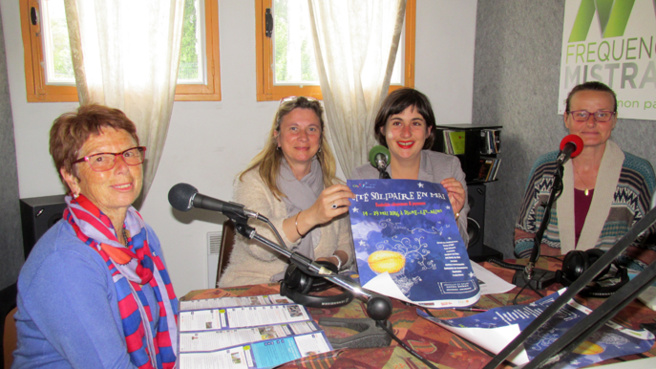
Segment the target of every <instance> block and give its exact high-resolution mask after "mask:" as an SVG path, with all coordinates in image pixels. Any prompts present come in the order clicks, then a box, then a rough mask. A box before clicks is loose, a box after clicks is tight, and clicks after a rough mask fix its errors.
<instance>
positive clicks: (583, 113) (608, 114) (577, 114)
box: [568, 110, 617, 122]
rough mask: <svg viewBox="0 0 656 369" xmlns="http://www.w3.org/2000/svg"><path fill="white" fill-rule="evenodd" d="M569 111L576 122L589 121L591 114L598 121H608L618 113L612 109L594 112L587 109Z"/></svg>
mask: <svg viewBox="0 0 656 369" xmlns="http://www.w3.org/2000/svg"><path fill="white" fill-rule="evenodd" d="M568 113H569V114H571V115H572V119H574V120H575V121H576V122H587V121H588V119H590V116H593V117H594V120H595V121H597V122H608V121H609V120H610V119H611V118H612V117H613V115H615V114H617V113H616V112H614V111H610V110H597V111H596V112H594V113H590V112H589V111H587V110H574V111H570V112H568Z"/></svg>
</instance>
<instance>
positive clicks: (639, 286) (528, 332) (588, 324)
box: [483, 208, 656, 369]
mask: <svg viewBox="0 0 656 369" xmlns="http://www.w3.org/2000/svg"><path fill="white" fill-rule="evenodd" d="M655 223H656V208H654V209H651V210H650V211H649V212H647V214H645V216H644V217H643V218H642V219H640V220H639V221H638V222H637V223H636V224H635V225H634V226H633V228H631V229H630V230H629V231H628V232H627V233H626V234H625V235H624V236H623V237H622V238H620V240H619V241H617V243H616V244H615V245H613V247H611V248H610V249H609V250H608V251H606V252H605V253H604V254H603V255H602V256H601V257H600V258H599V259H597V261H595V262H594V263H593V264H592V265H591V266H590V267H589V268H588V269H586V270H585V272H583V274H581V276H580V277H579V278H577V279H576V280H575V281H574V282H572V284H571V285H570V286H569V287H568V288H567V290H565V292H563V294H562V295H560V296H559V297H558V298H557V299H556V300H555V301H554V302H553V303H552V304H551V305H549V306H548V307H547V308H546V309H545V310H544V311H543V312H542V313H541V314H540V315H538V316H537V317H536V318H535V320H533V322H531V324H529V325H528V326H527V327H526V328H524V329H523V330H522V331H521V332H520V333H519V334H518V335H517V337H515V339H513V340H512V341H511V342H510V343H509V344H508V345H507V346H506V347H505V348H504V349H503V350H501V351H500V352H499V353H498V354H497V355H496V356H495V357H493V358H492V360H491V361H490V362H489V363H487V365H486V366H485V367H484V368H483V369H494V368H496V367H497V366H498V365H499V364H501V362H502V361H504V360H505V359H506V358H507V357H508V356H509V355H510V354H512V353H513V352H515V350H517V349H519V348H520V347H521V346H522V345H523V344H524V343H525V342H526V340H527V339H528V338H529V337H531V336H532V335H533V334H534V333H535V332H537V331H538V329H540V327H542V326H543V325H544V324H546V323H547V322H548V321H549V320H550V319H551V318H552V317H553V316H554V315H556V313H558V312H559V311H560V309H561V308H562V307H563V306H564V305H565V304H567V302H568V301H569V300H571V299H573V298H574V296H576V294H578V293H579V292H580V291H581V290H582V289H584V288H585V287H586V286H587V285H588V283H590V282H591V281H592V280H593V279H594V278H595V277H596V276H597V275H598V274H599V273H601V272H602V271H603V270H604V269H605V268H606V267H607V266H608V265H610V264H611V263H612V262H613V261H614V260H615V259H616V258H617V257H618V256H619V255H620V254H621V253H622V252H623V251H624V250H626V249H627V248H628V247H629V246H630V245H631V244H632V243H633V241H634V240H635V239H636V238H638V237H639V236H640V234H641V233H642V232H644V231H645V230H646V229H648V228H649V227H651V226H652V225H653V224H655ZM654 280H656V263H655V262H652V263H651V264H650V266H649V267H648V268H647V269H645V270H644V271H642V272H641V273H640V274H638V276H636V277H635V278H634V279H633V280H631V281H629V283H627V284H625V285H624V286H622V288H620V289H619V290H618V291H617V292H616V293H615V294H614V295H613V298H609V299H608V300H607V301H606V302H604V303H603V304H602V305H601V306H600V307H598V308H597V309H595V311H594V312H592V313H591V314H590V315H589V316H587V317H586V318H584V319H583V320H581V321H580V322H578V323H577V324H576V325H574V326H573V327H572V328H571V329H569V330H568V331H567V332H566V333H565V334H564V335H563V336H561V337H560V338H559V339H557V340H556V341H555V342H553V343H552V344H551V345H550V346H548V347H547V348H546V349H545V350H544V351H543V352H542V354H539V355H538V356H537V357H535V358H534V361H535V362H530V363H528V364H526V368H534V367H536V368H537V367H540V368H542V367H543V366H542V364H545V363H547V361H548V360H549V359H550V358H556V359H558V358H559V357H560V356H556V355H562V354H563V352H564V351H565V352H566V351H568V350H572V349H573V348H575V347H576V346H577V345H578V343H580V342H582V341H583V340H584V339H585V337H587V336H588V335H589V334H590V333H592V332H594V331H595V330H596V329H597V328H598V327H599V326H601V325H603V324H604V323H605V322H606V321H608V320H609V319H610V318H612V317H613V316H614V315H615V313H617V311H619V310H620V309H621V308H623V307H624V306H626V304H628V303H630V302H631V301H633V299H634V298H635V297H636V296H637V295H638V294H639V293H640V292H641V291H642V290H643V289H644V288H646V287H648V286H649V285H651V283H652V282H653V281H654ZM552 346H553V347H552ZM531 364H533V365H535V366H533V365H531Z"/></svg>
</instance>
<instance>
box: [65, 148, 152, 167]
mask: <svg viewBox="0 0 656 369" xmlns="http://www.w3.org/2000/svg"><path fill="white" fill-rule="evenodd" d="M145 154H146V147H145V146H136V147H131V148H129V149H127V150H124V151H121V152H117V153H113V152H101V153H98V154H93V155H87V156H85V157H83V158H80V159H77V160H76V161H74V162H73V164H77V163H82V162H85V161H86V162H87V163H89V166H90V167H91V169H92V170H93V171H94V172H104V171H106V170H110V169H112V168H114V167H115V166H116V157H117V156H120V157H122V158H123V161H124V162H125V164H127V165H131V166H134V165H139V164H141V163H143V162H144V158H145V156H146V155H145Z"/></svg>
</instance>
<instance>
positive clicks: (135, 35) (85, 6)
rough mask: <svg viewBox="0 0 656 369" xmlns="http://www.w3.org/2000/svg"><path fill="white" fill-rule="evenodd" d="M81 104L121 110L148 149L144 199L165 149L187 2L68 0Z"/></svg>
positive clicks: (67, 17)
mask: <svg viewBox="0 0 656 369" xmlns="http://www.w3.org/2000/svg"><path fill="white" fill-rule="evenodd" d="M65 7H66V19H67V23H68V30H69V36H70V41H71V53H72V56H73V66H74V69H75V80H76V84H77V90H78V97H79V100H80V104H87V103H98V104H103V105H107V106H110V107H113V108H118V109H120V110H122V111H123V112H125V114H126V115H127V116H128V117H129V118H130V119H131V120H132V121H133V122H134V123H135V125H136V126H137V133H138V135H139V139H140V142H141V144H142V145H143V146H146V147H147V150H146V162H145V164H144V165H145V166H144V185H143V192H142V194H141V198H140V201H139V203H143V200H144V199H145V198H146V195H147V193H148V190H149V189H150V186H151V184H152V182H153V179H154V177H155V173H156V171H157V166H158V165H159V159H160V156H161V153H162V150H163V148H164V141H165V139H166V133H167V131H168V126H169V121H170V118H171V110H172V108H173V101H174V99H175V86H176V80H177V76H178V64H179V60H180V41H181V37H182V16H183V11H184V0H157V1H152V0H65Z"/></svg>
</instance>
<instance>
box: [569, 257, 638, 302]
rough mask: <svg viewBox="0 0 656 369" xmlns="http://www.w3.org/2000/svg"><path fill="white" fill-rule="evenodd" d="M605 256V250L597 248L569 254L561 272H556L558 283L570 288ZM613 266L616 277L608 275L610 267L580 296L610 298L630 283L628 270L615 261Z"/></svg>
mask: <svg viewBox="0 0 656 369" xmlns="http://www.w3.org/2000/svg"><path fill="white" fill-rule="evenodd" d="M603 254H604V251H603V250H600V249H596V248H593V249H588V250H585V251H581V250H573V251H570V252H568V253H567V254H566V255H565V258H564V259H563V266H562V268H561V270H559V271H557V272H556V281H557V282H559V283H560V284H562V285H563V286H569V285H570V284H572V283H573V282H574V281H575V280H576V279H577V278H579V277H580V276H581V275H582V274H583V273H584V272H585V271H586V270H587V269H588V268H589V267H590V266H591V265H592V264H594V262H595V261H597V260H598V259H599V258H600V257H601V256H602V255H603ZM612 265H613V266H615V269H616V272H615V274H614V275H611V276H608V275H607V274H608V273H609V272H610V269H611V265H608V266H607V267H606V268H605V269H604V270H603V271H602V272H601V273H599V274H598V275H597V276H596V277H595V278H594V279H593V280H592V282H591V283H590V284H589V285H588V286H586V287H585V288H583V289H582V290H581V292H580V294H581V295H582V296H590V297H609V296H610V295H612V294H613V293H614V292H615V291H617V290H619V289H620V287H622V286H623V285H625V284H626V283H627V282H628V281H629V275H628V272H627V270H626V268H625V267H623V266H621V265H619V264H618V263H617V262H616V261H613V264H612Z"/></svg>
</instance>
